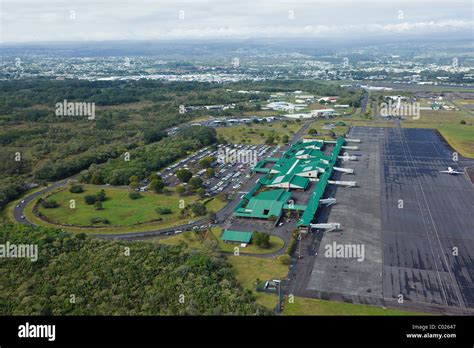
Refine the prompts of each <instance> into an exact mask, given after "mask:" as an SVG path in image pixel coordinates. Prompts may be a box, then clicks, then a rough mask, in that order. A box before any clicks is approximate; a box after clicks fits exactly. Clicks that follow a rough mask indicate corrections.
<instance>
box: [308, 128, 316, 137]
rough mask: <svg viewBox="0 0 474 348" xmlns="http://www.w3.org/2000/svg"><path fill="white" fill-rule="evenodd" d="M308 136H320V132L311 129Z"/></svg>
mask: <svg viewBox="0 0 474 348" xmlns="http://www.w3.org/2000/svg"><path fill="white" fill-rule="evenodd" d="M308 134H310V135H316V134H318V131H317V130H316V129H314V128H311V129H310V130H309V131H308Z"/></svg>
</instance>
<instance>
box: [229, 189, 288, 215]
mask: <svg viewBox="0 0 474 348" xmlns="http://www.w3.org/2000/svg"><path fill="white" fill-rule="evenodd" d="M290 198H291V193H289V192H286V191H285V190H284V189H277V190H270V191H264V192H260V193H259V194H258V195H256V196H255V197H252V198H250V199H249V201H248V203H247V205H246V206H245V207H243V205H240V204H239V205H238V206H237V208H236V209H235V210H234V215H235V216H240V217H253V218H261V219H268V218H269V217H270V216H276V217H279V216H280V215H281V211H282V209H283V204H286V203H287V202H288V201H289V199H290Z"/></svg>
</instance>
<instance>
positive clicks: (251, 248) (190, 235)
mask: <svg viewBox="0 0 474 348" xmlns="http://www.w3.org/2000/svg"><path fill="white" fill-rule="evenodd" d="M221 231H222V229H221V228H219V227H213V228H211V234H203V233H199V234H198V233H197V232H184V233H180V234H177V235H174V236H170V237H166V238H153V239H151V240H150V241H152V242H154V243H160V244H167V245H175V244H178V243H179V242H180V241H184V242H186V243H187V244H188V246H189V247H191V248H195V249H200V248H202V246H203V245H202V243H203V242H204V241H205V240H211V239H212V240H215V241H216V242H217V243H218V245H219V247H220V249H221V250H222V251H225V252H230V253H233V252H234V248H235V247H236V246H237V247H239V252H240V253H242V254H245V253H246V254H269V253H272V252H275V251H278V250H280V249H281V248H283V246H284V245H285V242H284V241H283V240H282V239H280V238H278V237H275V236H270V247H269V248H268V249H262V248H260V247H258V246H256V245H252V244H249V245H248V246H247V247H246V248H240V245H239V244H230V243H224V242H223V241H222V240H221V239H220V238H219V237H220V235H221Z"/></svg>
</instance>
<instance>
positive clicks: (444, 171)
mask: <svg viewBox="0 0 474 348" xmlns="http://www.w3.org/2000/svg"><path fill="white" fill-rule="evenodd" d="M439 172H440V173H452V172H450V171H449V170H440V171H439Z"/></svg>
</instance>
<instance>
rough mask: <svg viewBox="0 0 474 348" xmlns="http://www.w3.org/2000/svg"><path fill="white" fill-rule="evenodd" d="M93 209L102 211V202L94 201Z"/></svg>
mask: <svg viewBox="0 0 474 348" xmlns="http://www.w3.org/2000/svg"><path fill="white" fill-rule="evenodd" d="M94 208H95V210H102V209H104V208H103V207H102V201H96V202H95V203H94Z"/></svg>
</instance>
